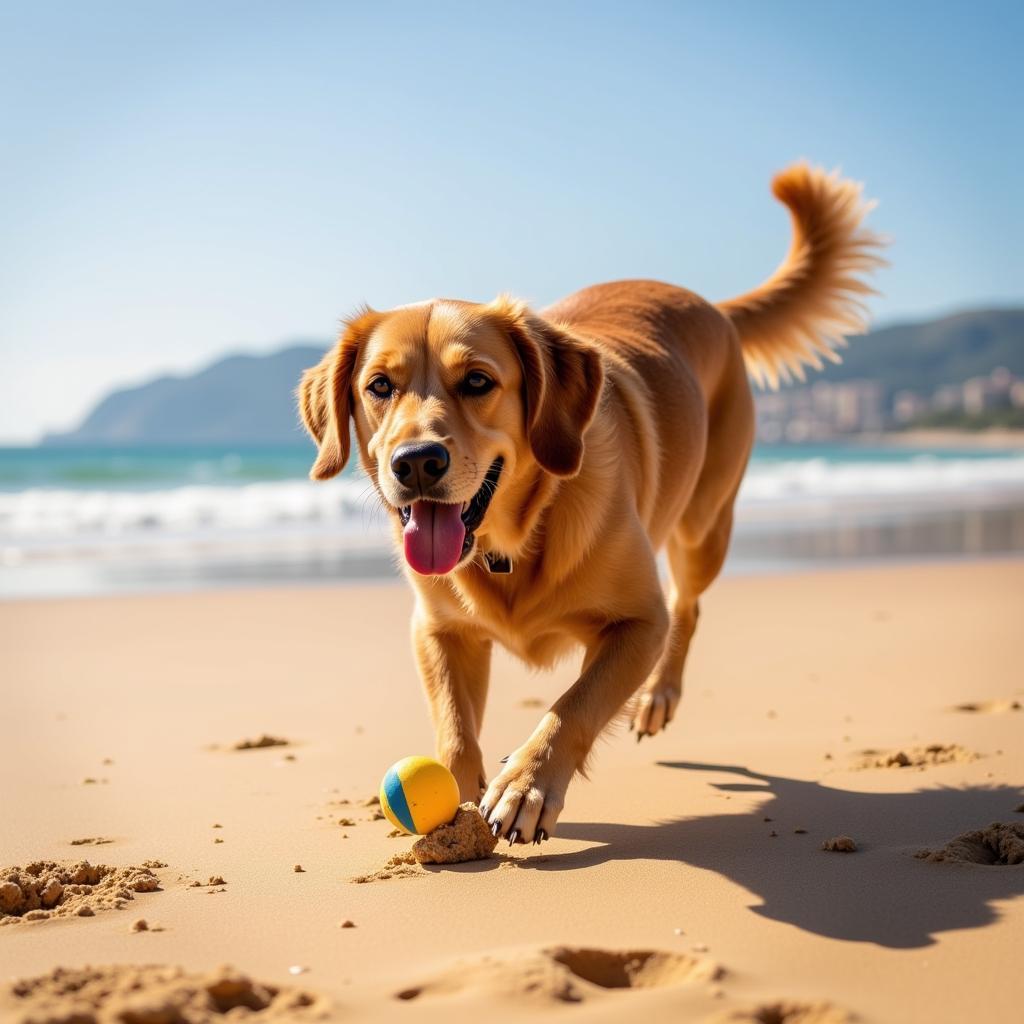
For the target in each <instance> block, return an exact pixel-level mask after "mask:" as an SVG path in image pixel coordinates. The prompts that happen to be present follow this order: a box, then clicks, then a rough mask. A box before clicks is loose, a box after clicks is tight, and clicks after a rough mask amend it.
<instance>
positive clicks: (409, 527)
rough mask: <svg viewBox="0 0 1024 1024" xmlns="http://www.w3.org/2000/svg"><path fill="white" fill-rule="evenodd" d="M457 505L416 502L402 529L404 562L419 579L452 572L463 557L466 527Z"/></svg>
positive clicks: (459, 507)
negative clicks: (418, 575) (413, 570)
mask: <svg viewBox="0 0 1024 1024" xmlns="http://www.w3.org/2000/svg"><path fill="white" fill-rule="evenodd" d="M461 512H462V507H461V506H460V505H442V504H440V503H439V502H436V501H417V502H415V503H414V504H413V505H412V506H411V508H410V510H409V522H408V523H406V526H405V533H404V539H405V560H406V561H407V562H408V563H409V564H410V565H411V566H412V567H413V569H415V570H416V572H418V573H419V574H420V575H421V576H432V575H437V576H441V575H443V574H444V573H446V572H451V571H452V569H454V568H455V566H456V565H457V564H458V561H459V557H460V556H461V554H462V544H463V541H465V539H466V527H465V526H464V525H463V522H462V517H461Z"/></svg>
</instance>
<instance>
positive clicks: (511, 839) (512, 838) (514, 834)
mask: <svg viewBox="0 0 1024 1024" xmlns="http://www.w3.org/2000/svg"><path fill="white" fill-rule="evenodd" d="M518 838H519V829H517V828H514V829H512V831H511V832H509V834H508V845H509V846H515V845H516V840H517V839H518Z"/></svg>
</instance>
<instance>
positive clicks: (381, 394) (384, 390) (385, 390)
mask: <svg viewBox="0 0 1024 1024" xmlns="http://www.w3.org/2000/svg"><path fill="white" fill-rule="evenodd" d="M366 390H367V391H369V392H370V394H371V395H373V396H374V397H375V398H390V397H391V393H392V392H393V391H394V390H395V385H394V384H392V383H391V381H389V380H388V379H387V377H385V376H384V374H383V373H379V374H377V376H376V377H374V378H373V380H371V381H370V384H369V387H367V389H366Z"/></svg>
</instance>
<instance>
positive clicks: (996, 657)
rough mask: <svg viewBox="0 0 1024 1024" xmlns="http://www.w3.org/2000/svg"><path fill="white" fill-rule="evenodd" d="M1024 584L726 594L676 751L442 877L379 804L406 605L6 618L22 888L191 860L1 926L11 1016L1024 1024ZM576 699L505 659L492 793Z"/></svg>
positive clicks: (9, 801)
mask: <svg viewBox="0 0 1024 1024" xmlns="http://www.w3.org/2000/svg"><path fill="white" fill-rule="evenodd" d="M1022 596H1024V564H1022V563H1019V562H1005V563H977V564H955V565H932V566H917V567H900V568H885V569H882V568H879V569H859V570H856V571H848V572H834V573H818V574H813V575H811V574H809V575H803V576H800V575H789V576H781V577H761V578H747V579H739V578H730V579H725V580H722V581H720V582H719V583H718V584H716V585H715V587H714V588H713V589H712V591H711V592H710V593H709V594H708V595H707V598H706V600H705V601H704V602H703V609H702V612H703V614H702V618H701V625H700V630H699V632H698V636H697V638H696V640H695V642H694V646H693V650H692V654H691V662H690V666H689V670H688V675H687V686H686V694H685V697H684V700H683V703H682V705H681V707H680V711H679V714H678V716H677V719H676V721H674V722H673V723H672V725H671V727H670V729H669V731H668V732H667V733H666V734H665V735H664V736H659V737H655V738H654V739H649V740H645V741H644V742H643V743H641V744H637V743H636V742H635V740H634V739H633V738H632V737H630V736H629V734H628V733H626V732H621V733H613V734H611V735H609V736H608V737H606V738H605V739H604V740H602V742H601V743H600V744H599V746H598V749H597V751H596V754H595V757H594V760H593V767H592V769H591V771H590V773H589V774H590V778H589V781H583V780H580V781H577V782H576V783H575V784H574V786H573V788H572V789H571V790H570V792H569V794H568V800H567V803H566V808H565V811H564V813H563V816H562V819H561V822H560V823H559V828H558V830H557V833H556V835H555V836H554V837H553V838H552V840H551V841H550V842H548V843H545V844H544V846H543V847H540V848H534V847H532V846H531V847H526V848H524V847H509V846H507V844H505V843H502V844H501V845H500V846H499V847H498V848H497V849H495V850H494V851H493V853H491V855H490V856H488V857H487V858H485V859H481V860H474V861H471V862H468V863H457V864H444V865H437V864H420V863H417V862H416V858H415V855H414V854H413V852H412V850H413V845H414V839H413V838H412V837H408V836H397V837H391V838H389V836H390V834H391V833H392V832H393V829H392V827H391V825H390V823H389V822H387V821H386V820H382V819H381V818H380V817H379V814H380V811H379V806H378V805H377V803H376V802H375V800H374V799H373V798H369V797H368V794H370V793H373V792H374V791H375V790H376V789H377V787H378V786H379V783H380V777H381V775H382V773H383V771H384V770H385V769H386V768H387V766H388V765H390V764H392V763H393V762H394V761H396V760H398V758H400V757H403V756H405V755H408V754H416V753H430V751H431V749H432V746H433V740H432V732H431V728H430V723H429V716H428V713H427V710H426V706H425V702H424V700H423V696H422V694H421V692H420V688H419V683H418V680H417V678H416V674H415V669H414V666H413V662H412V656H411V652H410V650H409V646H408V639H407V638H408V617H409V613H410V610H411V600H410V597H409V594H408V593H407V591H406V590H405V589H404V587H402V586H400V585H392V584H377V585H367V586H353V587H350V588H328V587H315V588H309V589H281V590H262V591H261V590H250V591H237V592H223V593H215V592H208V593H202V594H171V595H154V596H140V597H132V598H125V599H89V600H77V601H75V600H68V601H49V600H47V601H43V600H36V601H26V602H16V603H7V604H4V605H0V660H2V663H0V677H2V678H3V679H4V682H5V684H6V685H5V687H4V710H5V715H6V716H9V717H8V720H9V721H11V722H15V723H17V728H13V729H9V730H6V731H5V733H4V736H3V739H2V741H0V778H2V779H3V780H4V785H3V787H2V790H0V801H2V807H0V811H2V822H3V827H2V828H0V866H4V865H9V866H18V865H20V866H21V868H20V869H19V873H20V872H21V871H24V869H25V868H27V867H28V866H29V865H31V864H33V863H36V862H47V863H49V864H52V865H56V866H57V867H53V868H46V869H44V871H48V872H50V873H53V872H55V871H58V870H64V869H65V868H66V867H67V866H69V865H73V864H74V863H75V861H76V859H77V858H79V857H81V856H82V855H83V854H85V853H88V855H89V856H90V860H91V861H92V862H93V864H98V862H99V860H100V858H102V864H103V865H104V866H106V867H110V868H113V869H116V870H118V871H120V872H121V875H120V876H118V877H121V878H122V879H130V878H131V877H132V876H133V873H134V872H136V871H138V870H140V869H141V868H143V867H145V865H146V863H147V862H151V863H152V862H154V861H155V862H159V863H162V864H165V865H166V867H150V868H147V870H149V871H150V872H151V873H152V875H153V876H154V877H155V878H156V879H157V881H158V887H156V888H154V889H153V891H149V892H134V891H132V890H131V889H126V890H125V891H126V892H128V893H130V895H131V899H130V900H129V899H128V898H126V897H124V896H120V895H115V896H114V897H113V899H112V901H110V902H103V903H101V904H100V905H99V906H98V907H97V908H96V909H95V910H94V912H93V914H92V916H84V917H83V916H79V915H78V914H64V915H62V914H58V915H57V919H56V920H54V919H49V918H48V919H42V920H26V919H25V917H26V916H27V915H25V914H22V915H18V916H17V917H14V918H11V920H12V924H11V925H10V926H6V927H3V928H0V1020H4V1021H5V1022H6V1021H7V1020H12V1021H20V1020H29V1019H35V1020H51V1021H54V1022H69V1021H71V1020H79V1021H83V1022H86V1021H90V1022H94V1024H99V1022H102V1024H105V1022H106V1021H110V1020H114V1019H118V1018H117V1014H118V1013H119V1012H120V1010H119V1002H118V1001H119V1000H121V999H122V998H129V993H130V998H131V999H132V1000H138V1001H139V1003H140V1004H142V1005H144V1006H146V1007H149V1010H148V1011H147V1012H149V1013H150V1017H149V1019H173V1018H170V1012H171V1011H172V1010H173V1011H174V1012H179V1010H180V1012H179V1017H178V1018H177V1019H180V1020H182V1021H184V1022H187V1024H193V1022H194V1021H207V1020H215V1019H221V1018H222V1017H223V1013H222V1011H223V1009H225V1008H228V1006H229V1004H230V1002H231V1000H232V999H238V1000H240V1002H239V1005H238V1007H236V1008H235V1009H233V1010H231V1018H229V1019H234V1018H235V1017H238V1018H240V1019H245V1018H247V1017H252V1018H253V1020H259V1019H261V1018H268V1019H273V1018H274V1017H275V1016H278V1017H280V1019H305V1016H310V1017H311V1018H312V1019H316V1018H323V1019H328V1020H339V1021H342V1020H358V1019H368V1018H372V1019H374V1020H383V1021H391V1020H398V1019H403V1020H408V1019H410V1015H412V1016H413V1017H415V1019H416V1020H417V1021H419V1020H424V1021H428V1022H429V1021H432V1020H437V1021H445V1022H449V1024H450V1022H451V1021H452V1020H461V1019H481V1020H483V1019H486V1020H487V1021H489V1022H503V1021H518V1020H522V1019H523V1017H524V1011H527V1012H533V1010H542V1011H543V1012H544V1013H545V1014H546V1015H547V1017H548V1018H549V1019H551V1020H552V1021H557V1020H559V1019H562V1018H564V1019H565V1021H566V1022H567V1024H568V1022H570V1021H587V1022H590V1021H609V1022H611V1021H620V1020H622V1019H623V1017H624V1016H625V1015H627V1014H633V1013H635V1014H638V1015H643V1016H644V1018H645V1019H647V1020H649V1021H651V1022H652V1024H657V1022H660V1021H694V1022H699V1024H712V1022H719V1024H722V1022H733V1024H739V1022H749V1024H838V1022H843V1024H845V1022H847V1021H850V1020H857V1021H861V1022H867V1024H871V1022H900V1024H908V1022H909V1024H913V1022H915V1021H921V1022H928V1024H943V1022H949V1024H953V1022H957V1024H960V1022H963V1021H970V1020H980V1019H993V1020H1007V1021H1008V1020H1013V1019H1016V1016H1017V1015H1018V1013H1019V1007H1020V1005H1021V1002H1022V1001H1024V979H1022V975H1021V972H1020V970H1019V958H1020V936H1021V934H1022V933H1024V899H1022V898H1021V897H1022V895H1024V864H1021V863H1015V862H1014V860H1015V858H1016V853H1015V851H1016V850H1017V846H1016V845H1015V843H1017V842H1018V841H1019V839H1020V835H1019V832H1017V831H1015V828H1021V827H1022V823H1021V820H1020V819H1019V817H1017V816H1016V815H1017V811H1016V809H1017V808H1019V807H1022V806H1024V804H1022V800H1024V786H1022V784H1024V744H1022V743H1021V736H1022V734H1021V728H1022V726H1024V714H1022V713H1021V711H1020V710H1019V706H1020V704H1021V702H1022V700H1024V681H1022V678H1021V675H1020V668H1019V654H1018V650H1017V647H1018V641H1017V637H1018V636H1019V632H1020V631H1019V621H1020V612H1021V604H1022ZM55 637H56V638H59V642H55V641H54V638H55ZM572 678H573V666H572V664H569V663H566V664H564V665H562V666H561V667H559V668H558V669H557V670H556V671H555V672H553V673H550V674H547V673H541V674H536V673H530V672H528V671H526V670H525V669H523V668H522V667H521V666H519V665H517V664H516V663H514V662H512V661H511V660H510V659H508V658H506V657H505V656H503V655H501V656H498V657H497V658H496V660H495V665H494V670H493V672H492V679H491V686H490V693H491V696H490V701H489V705H488V710H487V716H486V720H485V723H484V733H483V746H484V750H485V764H486V766H487V768H488V770H489V771H490V772H492V773H493V772H495V771H496V770H497V769H498V765H499V762H500V758H501V757H502V756H504V755H505V754H507V753H509V751H510V750H513V749H515V747H516V746H517V745H518V744H519V743H520V742H522V740H523V739H524V738H525V737H526V736H527V735H528V734H529V732H530V731H531V730H532V728H533V726H534V725H535V723H536V721H537V718H538V716H539V715H540V714H541V713H542V712H543V708H545V707H547V706H549V705H550V703H551V702H552V701H553V700H554V698H555V697H556V696H557V695H558V693H559V692H560V691H561V690H562V689H564V688H565V687H566V686H567V685H568V684H569V682H571V680H572ZM1015 705H1016V706H1017V707H1015ZM968 706H970V707H971V708H973V710H959V709H966V708H967V707H968ZM264 736H266V737H271V738H280V737H287V738H288V743H289V746H288V747H287V748H285V749H282V748H281V747H280V746H263V745H260V744H259V742H257V744H256V745H254V746H250V747H248V748H246V749H245V750H244V752H240V753H234V752H233V751H232V750H231V747H232V746H233V745H234V744H235V743H236V742H238V741H239V738H240V737H255V738H256V739H257V741H259V739H260V738H262V737H264ZM933 747H941V748H943V749H955V750H957V751H960V750H962V751H966V752H969V753H970V754H978V755H981V756H979V757H977V758H976V759H974V758H971V757H960V756H952V757H951V758H946V757H944V756H938V755H936V756H934V757H927V756H925V757H924V759H923V760H922V761H921V762H920V763H915V762H916V761H917V753H918V752H919V751H925V752H927V750H928V749H929V748H933ZM214 748H216V749H214ZM868 750H870V751H873V752H875V754H874V755H865V754H864V753H863V752H864V751H868ZM901 752H902V753H903V754H905V755H906V758H907V760H909V761H910V762H911V764H909V765H900V764H895V765H892V766H891V767H889V766H888V765H887V766H886V767H872V768H870V769H868V768H861V767H859V759H861V758H863V757H869V756H875V757H876V758H877V759H882V758H883V757H884V758H888V757H890V756H893V755H896V754H899V753H901ZM287 753H291V754H293V755H294V756H293V759H291V760H289V759H287V757H286V756H284V755H285V754H287ZM898 760H901V759H898ZM85 778H93V779H105V780H106V782H105V783H100V784H89V785H83V784H82V780H83V779H85ZM342 819H344V821H345V823H344V824H339V822H340V821H341V820H342ZM992 823H999V826H1000V827H999V829H998V830H997V831H993V828H994V826H993V825H992ZM773 833H774V834H773ZM844 835H845V836H850V837H853V838H854V839H855V841H856V845H857V847H858V849H857V852H856V853H854V854H852V855H846V854H844V855H836V854H833V853H823V852H822V850H821V847H822V844H823V843H825V842H826V841H827V840H829V839H832V838H834V837H838V836H844ZM82 838H86V839H88V838H92V839H93V842H94V843H95V841H96V840H97V839H103V840H104V842H103V844H102V845H99V846H96V845H92V844H83V846H78V847H72V846H71V845H70V844H71V843H72V842H74V841H76V840H79V839H82ZM217 838H219V839H222V840H223V842H221V843H215V842H214V840H215V839H217ZM957 850H960V852H961V855H960V856H957V855H955V854H956V851H957ZM965 850H966V851H967V852H968V853H970V852H971V851H972V850H973V851H974V852H975V853H977V852H978V851H982V853H983V854H984V855H983V856H976V857H971V856H966V857H965V856H962V854H963V851H965ZM921 851H926V853H925V856H924V857H920V858H919V857H918V856H917V854H918V853H919V852H921ZM984 851H989V852H988V853H984ZM1000 851H1005V856H1004V855H1003V854H1002V853H1001V852H1000ZM939 855H941V856H939ZM389 859H394V862H393V863H392V864H391V865H390V866H389V867H388V868H387V870H383V869H382V866H384V865H387V863H388V861H389ZM965 861H966V862H965ZM1003 861H1005V863H1004V862H1003ZM296 864H299V865H301V866H302V869H303V870H302V871H301V872H296V871H295V870H294V866H295V865H296ZM42 873H43V872H40V876H38V877H40V878H41V876H42ZM368 876H373V881H372V884H358V883H357V882H356V881H354V880H355V879H360V878H365V877H368ZM385 876H386V877H385ZM34 877H37V876H34ZM58 881H59V879H58ZM193 883H195V884H193ZM70 884H72V885H73V884H77V883H70ZM61 885H64V883H63V882H62V883H61ZM43 888H44V890H45V885H44V886H43ZM37 895H38V893H37ZM51 895H52V890H51ZM72 895H74V894H72ZM118 900H120V901H121V903H122V906H121V907H120V908H119V907H117V905H116V904H117V901H118ZM69 906H70V904H69ZM40 909H42V908H40ZM51 909H52V908H51ZM140 919H144V920H145V921H146V922H147V927H146V928H145V929H144V930H135V929H134V922H135V921H137V920H140ZM345 922H352V925H353V926H352V927H345ZM225 961H228V962H230V963H231V964H233V965H234V967H233V968H232V969H231V970H230V971H226V970H222V969H221V968H220V965H221V964H223V963H224V962H225ZM145 965H154V966H145ZM224 977H227V978H228V979H229V981H228V983H227V987H223V986H222V985H221V982H220V981H218V979H221V980H223V978H224ZM33 979H36V980H33ZM108 990H109V991H110V992H111V995H109V996H102V995H101V993H102V992H105V991H108ZM231 991H234V992H235V993H236V995H235V996H230V995H229V993H230V992H231ZM292 1000H295V1001H297V1002H295V1003H294V1004H293V1003H291V1002H290V1001H292ZM247 1004H251V1005H247ZM83 1005H84V1009H83ZM176 1008H177V1009H176ZM79 1012H80V1016H79V1017H77V1018H76V1017H74V1016H73V1015H74V1014H75V1013H79ZM161 1013H162V1014H163V1015H164V1016H163V1017H162V1018H161V1017H160V1016H159V1014H161ZM300 1013H301V1014H303V1015H305V1016H303V1017H302V1018H300V1017H299V1016H298V1015H299V1014H300ZM190 1014H191V1016H189V1015H190ZM204 1015H205V1016H204ZM140 1019H146V1018H145V1017H142V1018H140Z"/></svg>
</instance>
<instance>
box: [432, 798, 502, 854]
mask: <svg viewBox="0 0 1024 1024" xmlns="http://www.w3.org/2000/svg"><path fill="white" fill-rule="evenodd" d="M497 845H498V840H497V838H496V837H495V836H493V835H491V830H490V829H489V828H488V827H487V822H486V821H484V819H483V815H482V814H481V813H480V810H479V808H478V807H477V806H476V804H474V803H464V804H463V805H462V806H461V807H460V808H459V809H458V811H456V813H455V817H454V818H453V819H452V821H451V823H450V824H448V825H438V827H437V828H435V829H434V831H433V832H431V833H430V834H429V835H426V836H424V837H423V838H422V839H418V840H417V841H416V842H415V843H414V844H413V847H412V855H413V857H415V858H416V860H417V861H418V862H419V863H420V864H460V863H462V862H464V861H467V860H484V859H485V858H487V857H490V855H491V854H492V853H493V852H494V848H495V846H497Z"/></svg>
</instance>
